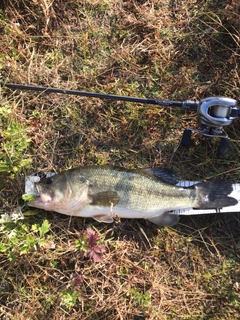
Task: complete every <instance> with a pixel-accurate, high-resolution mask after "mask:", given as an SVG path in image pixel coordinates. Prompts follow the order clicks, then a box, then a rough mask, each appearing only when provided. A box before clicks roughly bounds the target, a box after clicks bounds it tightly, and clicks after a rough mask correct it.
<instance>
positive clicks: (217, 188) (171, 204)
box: [28, 166, 238, 226]
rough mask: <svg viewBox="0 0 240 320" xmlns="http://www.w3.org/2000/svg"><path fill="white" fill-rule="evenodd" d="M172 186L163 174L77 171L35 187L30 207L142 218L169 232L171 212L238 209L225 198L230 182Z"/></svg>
mask: <svg viewBox="0 0 240 320" xmlns="http://www.w3.org/2000/svg"><path fill="white" fill-rule="evenodd" d="M167 170H168V169H167ZM176 183H177V180H176V179H175V178H174V177H173V175H171V174H169V171H166V170H165V169H161V168H152V169H138V170H126V169H123V168H118V167H112V166H88V167H79V168H75V169H70V170H67V171H64V172H62V173H59V174H56V175H54V176H52V177H49V178H43V179H42V180H41V181H40V182H38V183H36V185H35V186H36V190H37V191H36V197H35V198H34V199H33V200H30V201H29V202H28V204H29V206H33V207H37V208H41V209H44V210H47V211H55V212H59V213H63V214H66V215H71V216H79V217H92V218H94V219H95V220H97V221H101V222H106V223H110V222H113V221H114V219H118V218H131V219H140V218H142V219H146V220H149V221H151V222H153V223H156V224H158V225H162V226H172V225H174V224H176V223H177V222H178V220H179V215H177V214H174V213H173V212H172V211H173V210H178V209H187V208H201V209H219V208H222V207H226V206H234V205H236V204H237V203H238V201H237V200H236V199H235V198H233V197H230V196H229V194H230V193H231V192H232V189H233V188H232V184H231V183H230V182H228V181H221V180H220V181H214V180H213V181H206V182H200V183H197V184H196V185H194V186H193V187H190V188H184V187H177V186H175V184H176Z"/></svg>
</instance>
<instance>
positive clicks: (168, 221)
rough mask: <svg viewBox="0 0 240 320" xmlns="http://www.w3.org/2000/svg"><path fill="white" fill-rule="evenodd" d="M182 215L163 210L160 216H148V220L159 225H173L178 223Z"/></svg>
mask: <svg viewBox="0 0 240 320" xmlns="http://www.w3.org/2000/svg"><path fill="white" fill-rule="evenodd" d="M179 219H180V217H179V215H177V214H172V213H171V212H168V211H166V212H163V213H161V214H160V215H158V216H155V217H151V218H147V220H149V221H151V222H153V223H155V224H158V225H159V226H165V227H171V226H174V225H175V224H177V223H178V221H179Z"/></svg>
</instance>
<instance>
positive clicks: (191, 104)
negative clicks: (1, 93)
mask: <svg viewBox="0 0 240 320" xmlns="http://www.w3.org/2000/svg"><path fill="white" fill-rule="evenodd" d="M5 86H6V87H8V88H11V89H18V90H32V91H42V92H45V93H50V92H54V93H61V94H70V95H75V96H83V97H91V98H100V99H111V100H119V101H129V102H137V103H143V104H155V105H162V106H168V107H181V108H183V109H188V110H194V111H196V110H197V106H198V102H196V101H190V100H187V101H184V102H180V101H171V100H159V99H152V98H137V97H130V96H118V95H113V94H106V93H95V92H87V91H78V90H66V89H58V88H48V87H38V86H29V85H23V84H13V83H5Z"/></svg>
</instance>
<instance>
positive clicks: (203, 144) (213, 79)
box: [0, 0, 240, 320]
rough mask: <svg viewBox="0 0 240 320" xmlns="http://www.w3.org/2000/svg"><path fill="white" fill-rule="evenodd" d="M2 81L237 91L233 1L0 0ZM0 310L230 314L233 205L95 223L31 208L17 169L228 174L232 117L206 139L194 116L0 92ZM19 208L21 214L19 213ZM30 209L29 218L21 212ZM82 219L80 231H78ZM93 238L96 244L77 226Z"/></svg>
mask: <svg viewBox="0 0 240 320" xmlns="http://www.w3.org/2000/svg"><path fill="white" fill-rule="evenodd" d="M0 7H1V12H0V32H1V49H0V77H1V80H2V81H3V82H12V83H21V84H31V85H43V86H50V87H59V88H66V89H79V90H83V91H92V92H103V93H111V94H119V95H130V96H136V97H154V98H159V99H169V100H180V101H184V100H187V99H191V100H194V99H196V100H201V99H203V98H205V97H208V96H214V95H222V96H228V97H231V98H234V99H236V100H238V98H239V66H238V60H239V37H240V34H239V10H240V7H239V5H238V2H237V1H230V0H229V1H228V0H226V1H223V0H218V1H205V0H204V1H201V2H200V1H198V2H197V1H194V0H191V1H169V2H166V1H154V0H153V1H144V0H143V1H121V2H120V1H111V0H108V1H98V0H94V1H93V0H91V1H90V0H86V1H80V0H76V1H57V2H55V1H48V0H40V1H33V0H25V1H22V0H21V1H19V0H18V1H17V0H4V1H3V3H2V4H0ZM0 94H1V97H0V103H1V108H0V116H1V119H0V125H1V127H0V139H1V140H0V169H1V170H0V171H1V172H0V175H1V180H0V188H1V195H0V203H1V209H0V213H1V214H2V215H4V216H6V215H7V217H9V216H10V217H11V216H13V215H14V214H16V212H20V211H22V212H24V213H25V214H26V216H25V218H24V219H19V220H17V221H12V222H8V223H1V224H0V234H1V245H0V275H1V276H0V279H1V280H0V303H1V307H0V318H1V319H4V320H13V319H38V320H39V319H129V320H140V319H146V320H151V319H191V320H192V319H196V320H198V319H206V320H207V319H211V320H215V319H216V320H219V319H220V320H223V319H224V320H225V319H228V320H229V319H237V318H238V317H239V312H240V292H239V276H240V274H239V261H240V259H239V258H240V251H239V245H240V242H239V241H240V238H239V227H240V217H239V214H238V213H237V214H221V215H213V216H195V217H182V218H181V220H180V223H179V224H178V225H177V226H176V227H174V228H159V227H156V226H154V225H153V224H150V223H147V222H145V221H141V220H137V221H134V220H123V221H121V222H119V223H115V224H113V225H104V224H100V223H97V222H95V221H93V220H91V219H81V218H78V219H77V218H71V219H70V218H69V217H67V216H63V215H60V214H57V213H51V212H43V211H40V210H39V211H37V210H35V211H34V210H32V211H29V210H28V209H27V208H26V207H25V205H24V203H23V202H22V201H21V195H22V194H23V193H24V176H25V175H26V174H31V173H34V172H38V171H43V172H48V171H52V170H55V171H59V170H63V169H67V168H71V167H76V166H78V165H89V164H95V165H101V164H111V165H120V166H123V167H126V168H139V167H149V166H161V167H170V168H172V169H174V170H175V171H176V172H177V174H178V175H179V176H180V178H182V179H186V180H187V179H189V180H195V179H198V180H203V179H206V178H224V179H230V180H231V181H233V182H239V171H240V167H239V157H240V152H239V120H238V119H237V120H236V121H234V123H233V124H232V125H231V126H229V127H227V128H225V129H224V130H225V132H226V133H227V134H228V135H229V137H230V143H229V152H228V154H227V155H226V156H225V157H222V158H219V157H218V156H217V148H218V144H219V140H218V139H206V138H203V137H201V136H199V135H197V134H196V135H195V134H194V135H193V144H192V145H191V147H190V148H188V149H186V148H184V147H182V146H180V145H179V142H180V140H181V136H182V133H183V131H184V129H185V128H187V127H198V123H197V119H196V115H195V114H194V113H189V112H185V111H182V110H179V109H174V108H164V107H160V106H154V105H149V106H146V105H141V104H137V103H129V102H121V101H111V100H100V99H90V98H86V97H76V96H66V95H60V94H53V93H51V94H45V93H39V92H31V91H22V92H21V91H18V90H16V91H13V90H10V89H7V88H6V87H4V86H2V87H1V91H0ZM27 210H28V211H27ZM33 213H35V215H32V214H33ZM89 228H90V229H89ZM89 230H92V231H91V232H92V234H94V235H95V238H94V239H95V240H96V241H95V240H94V242H92V241H93V240H92V238H91V237H90V235H89Z"/></svg>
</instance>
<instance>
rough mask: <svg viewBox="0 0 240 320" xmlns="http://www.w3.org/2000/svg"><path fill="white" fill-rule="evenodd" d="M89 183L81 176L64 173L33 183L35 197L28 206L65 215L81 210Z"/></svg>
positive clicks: (85, 200)
mask: <svg viewBox="0 0 240 320" xmlns="http://www.w3.org/2000/svg"><path fill="white" fill-rule="evenodd" d="M89 184H90V182H89V181H88V180H87V179H86V178H85V177H84V176H82V175H80V174H78V173H76V172H71V171H66V172H62V173H59V174H56V175H54V176H52V177H48V178H43V179H41V180H40V181H39V182H37V183H35V189H36V196H35V198H34V199H32V200H30V201H29V202H28V205H29V206H32V207H36V208H40V209H44V210H47V211H56V212H60V213H65V214H71V213H73V212H76V211H79V210H81V208H83V207H84V206H85V205H86V203H87V201H88V186H89Z"/></svg>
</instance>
